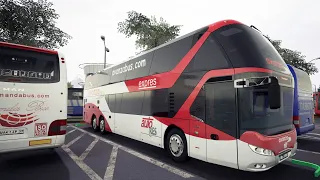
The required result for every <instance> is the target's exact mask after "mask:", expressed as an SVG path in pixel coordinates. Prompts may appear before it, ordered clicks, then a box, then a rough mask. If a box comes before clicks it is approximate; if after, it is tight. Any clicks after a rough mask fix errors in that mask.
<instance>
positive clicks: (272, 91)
mask: <svg viewBox="0 0 320 180" xmlns="http://www.w3.org/2000/svg"><path fill="white" fill-rule="evenodd" d="M270 79H271V83H270V84H269V88H268V94H269V106H270V109H279V108H280V107H281V90H280V85H279V82H278V79H277V78H275V77H270Z"/></svg>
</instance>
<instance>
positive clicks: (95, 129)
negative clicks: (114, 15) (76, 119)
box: [91, 116, 99, 131]
mask: <svg viewBox="0 0 320 180" xmlns="http://www.w3.org/2000/svg"><path fill="white" fill-rule="evenodd" d="M91 126H92V129H93V130H94V131H98V130H99V129H98V126H97V118H96V117H95V116H94V117H93V118H92V123H91Z"/></svg>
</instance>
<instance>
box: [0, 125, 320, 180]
mask: <svg viewBox="0 0 320 180" xmlns="http://www.w3.org/2000/svg"><path fill="white" fill-rule="evenodd" d="M316 122H317V125H316V130H314V131H313V132H311V133H308V134H306V135H304V136H301V137H299V139H298V143H299V145H298V149H299V150H298V152H297V155H296V156H295V157H294V158H295V159H299V160H303V161H309V162H313V163H316V164H320V119H317V120H316ZM67 130H68V134H67V136H66V142H65V145H64V146H63V147H61V148H58V149H56V150H37V151H29V152H18V153H9V154H2V155H0V179H4V180H7V179H8V180H9V179H10V180H16V179H17V180H18V179H19V180H20V179H33V180H43V179H46V180H58V179H59V180H102V179H106V180H112V179H113V180H163V179H166V180H171V179H172V180H180V179H190V180H200V179H208V180H211V179H213V180H233V179H246V180H247V179H257V178H258V179H262V180H263V179H268V180H270V178H276V179H292V178H296V179H300V178H301V179H304V180H308V179H319V178H320V177H319V178H314V176H313V172H314V170H313V169H310V168H306V167H300V166H297V165H293V164H292V163H290V162H289V161H287V162H284V163H282V164H279V165H277V166H276V167H274V168H272V169H270V170H269V171H266V172H261V173H251V172H243V171H239V170H235V169H230V168H226V167H222V166H218V165H213V164H209V163H205V162H202V161H199V160H195V159H190V160H189V161H188V162H186V163H182V164H180V163H175V162H173V161H172V160H171V159H170V157H168V156H167V155H166V153H165V152H164V150H162V149H160V148H156V147H153V146H150V145H147V144H144V143H141V142H138V141H135V140H132V139H129V138H125V137H122V136H119V135H115V134H110V133H109V134H106V135H100V133H95V132H93V131H92V130H91V128H90V127H88V126H86V125H85V126H82V127H75V126H73V125H72V124H70V125H69V126H68V128H67Z"/></svg>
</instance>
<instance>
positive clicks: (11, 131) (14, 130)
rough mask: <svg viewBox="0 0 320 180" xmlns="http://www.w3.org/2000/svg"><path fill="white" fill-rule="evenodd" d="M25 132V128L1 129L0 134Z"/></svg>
mask: <svg viewBox="0 0 320 180" xmlns="http://www.w3.org/2000/svg"><path fill="white" fill-rule="evenodd" d="M17 134H24V129H0V136H5V135H17Z"/></svg>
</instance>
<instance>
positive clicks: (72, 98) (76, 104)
mask: <svg viewBox="0 0 320 180" xmlns="http://www.w3.org/2000/svg"><path fill="white" fill-rule="evenodd" d="M82 114H83V88H68V116H82Z"/></svg>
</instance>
